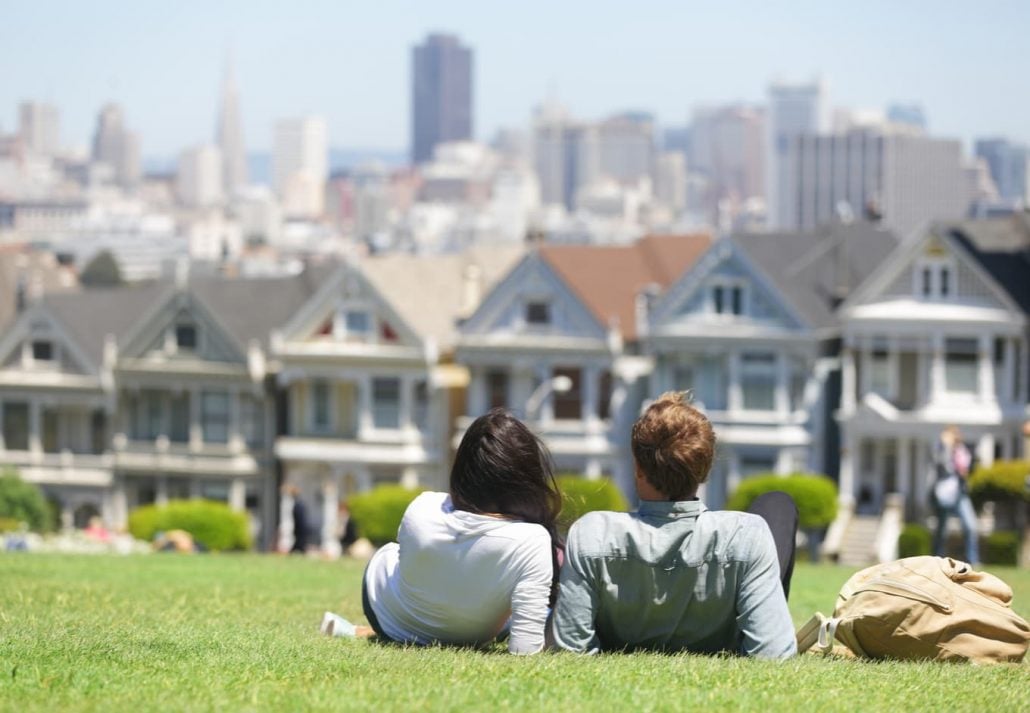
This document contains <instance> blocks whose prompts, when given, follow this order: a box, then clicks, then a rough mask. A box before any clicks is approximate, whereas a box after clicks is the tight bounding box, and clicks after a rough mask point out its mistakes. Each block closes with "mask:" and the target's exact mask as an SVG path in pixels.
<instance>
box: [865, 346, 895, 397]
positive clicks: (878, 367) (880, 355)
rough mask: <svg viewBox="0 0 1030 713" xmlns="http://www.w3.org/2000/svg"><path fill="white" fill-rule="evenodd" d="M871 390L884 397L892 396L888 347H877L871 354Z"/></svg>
mask: <svg viewBox="0 0 1030 713" xmlns="http://www.w3.org/2000/svg"><path fill="white" fill-rule="evenodd" d="M869 359H870V364H869V390H870V391H871V392H873V393H874V394H879V395H880V396H883V397H884V398H890V396H891V360H890V353H889V352H888V351H887V349H886V347H876V348H874V349H873V351H872V353H871V354H870V357H869Z"/></svg>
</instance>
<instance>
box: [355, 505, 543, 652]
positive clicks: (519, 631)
mask: <svg viewBox="0 0 1030 713" xmlns="http://www.w3.org/2000/svg"><path fill="white" fill-rule="evenodd" d="M551 577H552V564H551V538H550V535H548V533H547V530H545V529H544V528H543V527H542V526H540V525H536V524H533V523H527V522H515V521H512V520H506V519H503V518H499V517H492V516H488V515H477V514H475V513H470V512H465V511H464V510H455V509H454V506H453V505H452V503H451V498H450V496H449V495H448V494H447V493H422V494H421V495H419V496H418V497H417V498H415V500H414V501H412V503H411V505H409V506H408V509H407V510H406V511H405V513H404V518H403V519H402V520H401V526H400V529H399V531H398V533H397V543H390V544H388V545H386V546H384V547H382V548H380V549H379V551H377V552H376V553H375V555H374V556H373V557H372V560H371V561H370V562H369V565H368V570H367V571H366V573H365V587H366V591H367V593H368V599H369V604H370V605H371V606H372V611H373V612H374V613H375V615H376V618H377V619H378V620H379V625H380V627H381V628H382V630H383V632H384V633H385V634H386V635H387V636H389V637H390V638H391V639H394V640H396V641H401V642H406V643H416V644H431V643H435V642H442V643H449V644H468V645H481V644H486V643H489V642H490V641H492V640H493V639H494V638H495V637H496V636H497V635H498V634H499V633H500V632H501V630H502V629H503V628H504V624H505V622H507V621H508V618H509V616H510V618H511V635H510V638H509V639H508V650H509V651H510V652H511V653H515V654H533V653H536V652H538V651H540V650H541V649H542V648H543V646H544V626H545V623H546V619H547V599H548V596H549V594H550V591H551Z"/></svg>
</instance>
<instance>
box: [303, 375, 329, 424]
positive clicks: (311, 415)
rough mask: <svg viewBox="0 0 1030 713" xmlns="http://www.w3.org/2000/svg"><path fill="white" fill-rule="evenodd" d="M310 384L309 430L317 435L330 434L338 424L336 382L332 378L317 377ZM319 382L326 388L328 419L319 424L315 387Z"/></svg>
mask: <svg viewBox="0 0 1030 713" xmlns="http://www.w3.org/2000/svg"><path fill="white" fill-rule="evenodd" d="M308 384H309V389H308V430H309V431H310V432H311V433H314V434H317V435H328V434H330V433H332V432H333V430H334V428H335V426H336V419H335V418H334V415H335V413H336V393H335V392H336V389H334V388H333V386H334V384H335V382H334V381H333V380H332V379H328V378H324V377H316V378H314V379H312V380H311V381H309V382H308ZM319 384H325V389H326V416H327V418H328V420H327V421H326V423H325V424H319V423H318V420H317V418H316V414H317V410H316V408H315V387H316V386H317V385H319Z"/></svg>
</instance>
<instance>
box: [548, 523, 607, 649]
mask: <svg viewBox="0 0 1030 713" xmlns="http://www.w3.org/2000/svg"><path fill="white" fill-rule="evenodd" d="M560 584H561V586H560V587H559V589H558V602H557V604H556V605H555V609H554V620H553V621H552V623H551V626H552V629H551V634H552V636H553V637H554V643H555V644H556V645H557V646H558V648H561V649H565V650H567V651H575V652H577V653H590V654H594V653H597V651H598V650H599V649H600V641H599V640H598V638H597V630H596V626H595V623H594V622H595V620H596V618H597V609H598V602H599V593H598V591H597V589H596V587H594V584H593V581H592V577H590V576H589V573H588V571H587V568H586V566H585V563H584V562H583V560H582V559H581V557H580V554H579V546H578V544H577V538H576V526H575V525H573V527H572V530H571V531H570V532H569V540H568V542H567V543H566V545H565V563H564V564H563V565H562V568H561V581H560Z"/></svg>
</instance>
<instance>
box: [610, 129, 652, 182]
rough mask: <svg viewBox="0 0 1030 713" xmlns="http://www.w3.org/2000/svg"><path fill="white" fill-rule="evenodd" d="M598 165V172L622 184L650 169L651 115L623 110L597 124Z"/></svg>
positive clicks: (645, 173) (648, 173) (637, 179)
mask: <svg viewBox="0 0 1030 713" xmlns="http://www.w3.org/2000/svg"><path fill="white" fill-rule="evenodd" d="M597 148H598V168H599V170H600V172H601V175H603V176H607V177H609V178H613V179H615V180H616V181H618V182H619V183H622V184H636V183H637V182H639V181H640V179H642V178H648V177H650V176H651V175H652V174H653V172H654V158H655V128H654V117H652V116H651V115H650V114H646V113H643V112H626V113H624V114H618V115H616V116H613V117H610V118H608V119H605V120H604V121H602V122H601V123H600V124H598V126H597Z"/></svg>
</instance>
